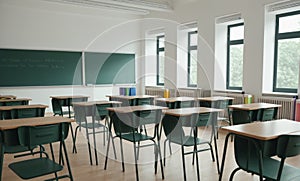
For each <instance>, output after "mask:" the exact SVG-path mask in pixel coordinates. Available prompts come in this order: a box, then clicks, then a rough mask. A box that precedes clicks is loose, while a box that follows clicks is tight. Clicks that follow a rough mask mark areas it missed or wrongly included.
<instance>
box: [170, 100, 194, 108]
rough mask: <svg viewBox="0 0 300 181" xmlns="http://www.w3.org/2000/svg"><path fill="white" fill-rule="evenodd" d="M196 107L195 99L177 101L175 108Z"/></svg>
mask: <svg viewBox="0 0 300 181" xmlns="http://www.w3.org/2000/svg"><path fill="white" fill-rule="evenodd" d="M186 107H195V101H176V102H175V106H174V109H178V108H186Z"/></svg>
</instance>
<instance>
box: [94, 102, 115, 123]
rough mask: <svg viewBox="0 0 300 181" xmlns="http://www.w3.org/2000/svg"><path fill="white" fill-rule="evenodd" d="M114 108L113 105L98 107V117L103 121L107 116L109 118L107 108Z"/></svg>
mask: <svg viewBox="0 0 300 181" xmlns="http://www.w3.org/2000/svg"><path fill="white" fill-rule="evenodd" d="M112 106H113V105H112V104H111V103H107V104H98V105H96V111H97V116H99V117H100V118H101V119H104V118H105V117H106V116H108V110H107V109H106V108H108V107H112Z"/></svg>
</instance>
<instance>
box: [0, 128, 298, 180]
mask: <svg viewBox="0 0 300 181" xmlns="http://www.w3.org/2000/svg"><path fill="white" fill-rule="evenodd" d="M75 126H76V124H75V123H73V127H74V128H75ZM201 131H202V135H203V136H205V135H206V134H208V132H209V130H208V129H205V130H201ZM225 135H226V133H222V132H220V133H219V139H218V149H219V159H220V162H221V155H222V152H223V145H224V137H225ZM66 142H67V148H68V155H69V159H70V162H71V167H72V173H73V177H74V180H80V181H81V180H82V181H89V180H106V181H115V180H118V181H132V180H135V167H134V164H132V163H133V160H134V159H133V145H132V144H131V143H126V141H125V142H124V149H125V151H124V152H125V162H126V164H125V172H122V169H121V168H122V167H121V162H120V151H119V150H120V149H119V148H120V147H119V140H118V139H115V145H116V150H117V160H115V159H114V155H113V151H112V149H110V159H109V161H108V168H107V170H104V160H105V151H106V147H107V145H105V146H104V145H103V137H102V134H100V136H98V137H97V147H98V148H97V150H98V151H97V153H98V161H99V164H98V165H95V159H94V157H93V161H94V165H90V163H89V155H88V149H87V141H86V139H85V136H84V131H83V130H82V131H81V132H79V134H78V140H77V144H76V145H77V150H78V153H77V154H73V153H72V149H71V148H72V141H71V135H69V137H68V138H67V140H66ZM55 148H56V150H58V147H57V145H55ZM162 149H163V147H162ZM172 151H173V154H172V155H170V154H169V151H168V150H167V157H166V166H165V167H164V172H165V180H170V181H171V180H172V181H179V180H183V171H182V161H181V151H180V147H178V146H176V145H172ZM153 153H154V151H153V148H152V147H146V148H142V149H141V150H140V158H139V178H140V180H142V181H144V180H145V181H148V180H149V181H152V180H162V177H161V172H160V169H158V173H157V174H156V175H155V174H154V163H153V160H154V154H153ZM227 153H228V154H227V158H226V164H225V171H224V176H223V179H222V180H224V181H225V180H228V178H229V175H230V173H231V171H232V170H233V169H234V168H235V166H236V164H235V162H234V157H233V144H232V143H229V147H228V152H227ZM93 156H94V152H93ZM21 159H24V158H17V159H16V158H13V156H12V155H8V154H6V155H5V157H4V166H3V178H2V180H4V181H14V180H21V179H20V178H18V177H17V176H16V175H15V174H14V173H13V172H12V171H11V170H10V169H9V168H8V164H9V163H11V162H14V161H18V160H21ZM191 161H192V156H191V155H189V156H186V171H187V180H197V179H196V178H197V174H196V165H192V164H191ZM287 161H288V162H289V163H291V164H293V165H295V166H299V167H300V157H295V158H293V159H288V160H287ZM199 163H200V175H201V180H204V181H217V180H218V178H219V175H218V172H217V167H216V162H212V159H211V155H210V152H209V151H205V152H201V153H199ZM66 170H67V169H66V167H65V169H64V172H66ZM51 176H52V175H51ZM47 178H49V176H47V177H40V178H38V179H33V180H44V179H47ZM62 180H68V179H62ZM234 180H243V181H248V180H249V181H252V180H258V177H257V176H252V175H251V174H248V173H245V172H243V171H239V172H238V173H237V174H236V175H235V178H234Z"/></svg>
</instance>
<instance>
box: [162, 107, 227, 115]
mask: <svg viewBox="0 0 300 181" xmlns="http://www.w3.org/2000/svg"><path fill="white" fill-rule="evenodd" d="M221 111H224V110H223V109H215V108H207V107H188V108H180V109H168V110H166V111H164V113H165V114H168V115H171V116H189V115H192V114H201V113H210V112H221Z"/></svg>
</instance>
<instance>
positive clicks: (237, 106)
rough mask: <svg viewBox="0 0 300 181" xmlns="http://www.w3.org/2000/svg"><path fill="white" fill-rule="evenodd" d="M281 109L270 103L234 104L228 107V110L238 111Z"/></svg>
mask: <svg viewBox="0 0 300 181" xmlns="http://www.w3.org/2000/svg"><path fill="white" fill-rule="evenodd" d="M275 107H281V105H280V104H270V103H251V104H235V105H229V106H228V108H231V109H240V110H246V111H251V110H257V109H268V108H275Z"/></svg>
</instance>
